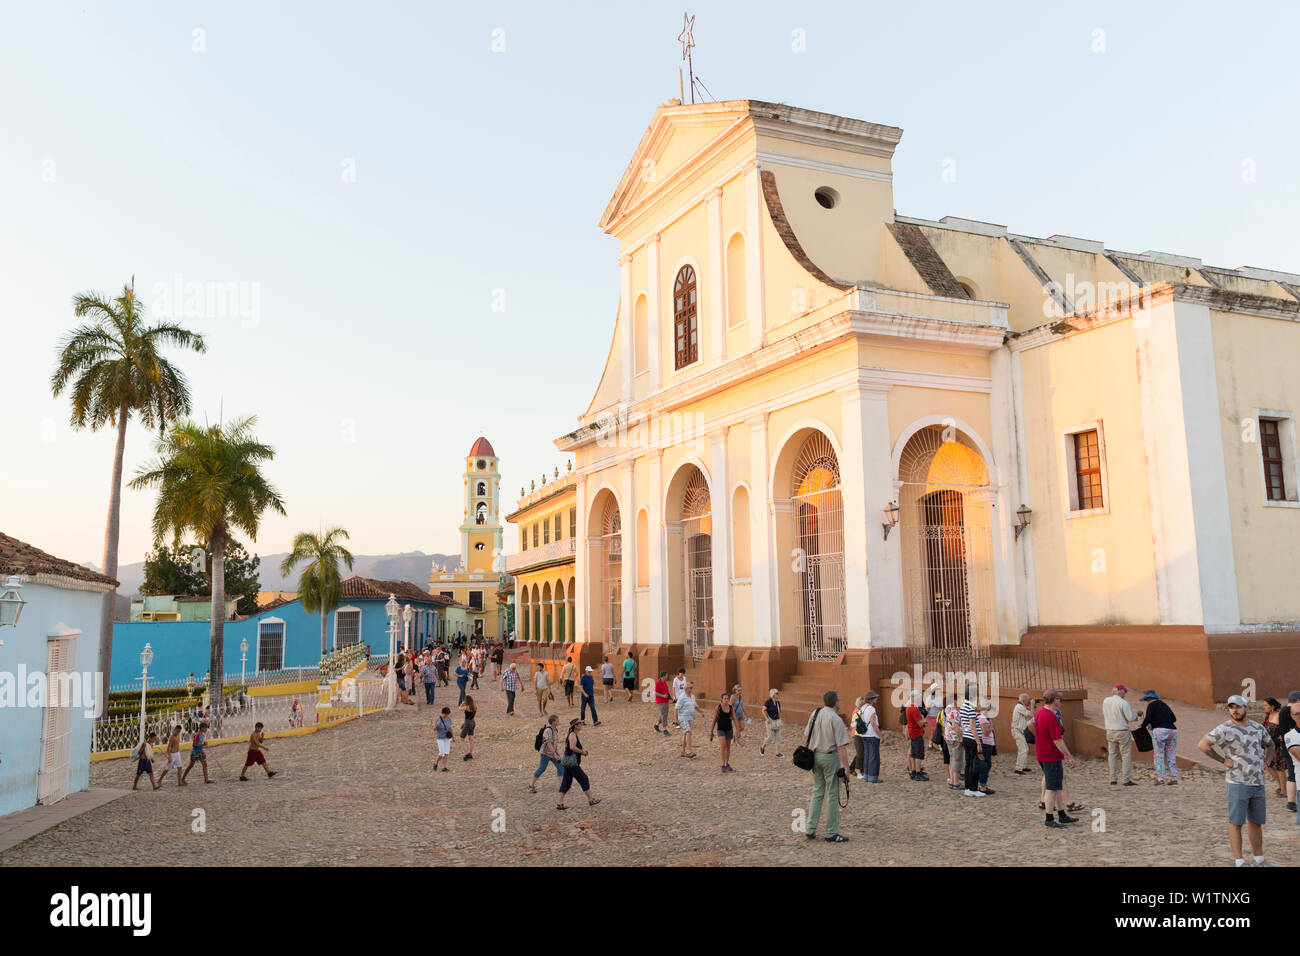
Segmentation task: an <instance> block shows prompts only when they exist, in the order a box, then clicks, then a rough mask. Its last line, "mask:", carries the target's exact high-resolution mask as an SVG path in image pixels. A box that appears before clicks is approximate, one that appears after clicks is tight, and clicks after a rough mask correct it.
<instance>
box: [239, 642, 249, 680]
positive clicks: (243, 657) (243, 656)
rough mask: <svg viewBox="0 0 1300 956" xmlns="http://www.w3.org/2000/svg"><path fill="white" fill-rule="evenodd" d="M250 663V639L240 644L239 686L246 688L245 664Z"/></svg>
mask: <svg viewBox="0 0 1300 956" xmlns="http://www.w3.org/2000/svg"><path fill="white" fill-rule="evenodd" d="M247 661H248V638H244V639H243V640H242V641H240V642H239V686H240V687H243V686H244V664H245V663H246V662H247Z"/></svg>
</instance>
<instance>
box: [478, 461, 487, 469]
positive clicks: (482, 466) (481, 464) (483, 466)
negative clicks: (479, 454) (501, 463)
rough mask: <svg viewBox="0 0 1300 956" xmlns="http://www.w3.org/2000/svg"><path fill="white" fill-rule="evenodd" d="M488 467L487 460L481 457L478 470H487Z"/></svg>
mask: <svg viewBox="0 0 1300 956" xmlns="http://www.w3.org/2000/svg"><path fill="white" fill-rule="evenodd" d="M486 469H487V462H485V461H484V460H483V459H482V458H480V459H479V460H478V470H479V471H485V470H486Z"/></svg>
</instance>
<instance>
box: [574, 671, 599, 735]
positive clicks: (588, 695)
mask: <svg viewBox="0 0 1300 956" xmlns="http://www.w3.org/2000/svg"><path fill="white" fill-rule="evenodd" d="M578 683H579V684H581V685H582V713H581V715H580V716H581V718H582V719H583V720H586V719H587V708H588V707H590V708H591V725H592V726H593V727H599V726H600V720H599V719H598V718H597V717H596V680H595V678H593V677H592V676H591V665H590V664H588V665H587V670H586V671H585V672H584V673H583V675H582V680H580V681H578Z"/></svg>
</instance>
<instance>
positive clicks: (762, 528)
mask: <svg viewBox="0 0 1300 956" xmlns="http://www.w3.org/2000/svg"><path fill="white" fill-rule="evenodd" d="M747 248H748V247H747ZM750 315H751V320H750V321H753V319H752V316H753V307H752V306H751V307H750ZM767 471H768V463H767V413H766V412H764V413H762V414H759V415H756V416H754V417H753V418H751V419H749V486H750V491H749V494H750V503H749V513H750V518H751V520H752V521H753V526H752V527H751V528H750V533H749V549H750V558H749V561H750V580H751V584H750V594H751V597H752V600H753V602H754V614H753V617H754V644H755V645H757V646H759V647H769V646H771V645H772V644H774V643H776V641H775V640H774V638H775V635H776V623H775V620H774V618H775V612H774V610H773V606H772V604H773V602H772V598H773V595H774V594H775V592H776V581H775V577H776V564H775V562H774V561H773V558H772V540H773V538H772V531H771V529H772V515H771V503H772V495H771V488H772V485H771V482H770V481H769V480H768V474H767Z"/></svg>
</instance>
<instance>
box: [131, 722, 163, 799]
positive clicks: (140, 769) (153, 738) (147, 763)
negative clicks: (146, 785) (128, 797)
mask: <svg viewBox="0 0 1300 956" xmlns="http://www.w3.org/2000/svg"><path fill="white" fill-rule="evenodd" d="M157 742H158V735H157V734H155V733H150V734H149V736H148V737H147V738H145V740H143V741H141V743H140V759H139V762H138V763H136V765H135V781H134V782H133V783H132V784H131V789H132V790H134V789H136V788H137V787H138V786H140V778H141V777H142V776H143V775H145V774H148V775H149V782H150V783H151V784H153V788H154V789H155V790H157V789H158V787H159V786H161V785H160V784H159V783H158V781H156V780H154V778H153V745H154V744H156V743H157Z"/></svg>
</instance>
